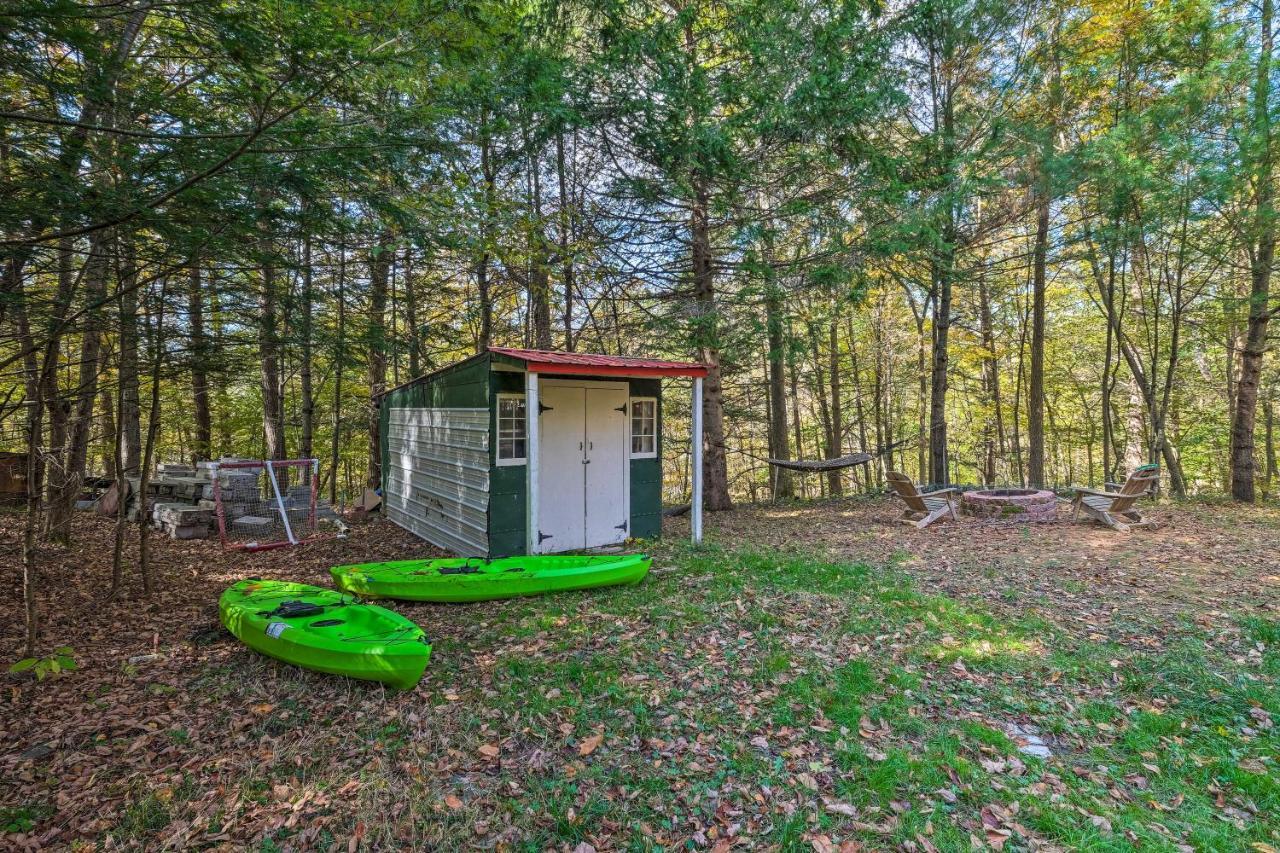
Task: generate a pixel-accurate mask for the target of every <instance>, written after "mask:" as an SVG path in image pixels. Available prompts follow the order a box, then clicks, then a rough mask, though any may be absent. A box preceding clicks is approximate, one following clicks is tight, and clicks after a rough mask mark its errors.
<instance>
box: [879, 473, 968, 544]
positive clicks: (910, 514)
mask: <svg viewBox="0 0 1280 853" xmlns="http://www.w3.org/2000/svg"><path fill="white" fill-rule="evenodd" d="M887 476H888V478H889V485H891V486H893V491H894V494H896V495H897V496H898V497H899V498H901V499H902V502H903V503H905V504H906V505H907V509H906V511H905V512H903V513H902V518H900V519H898V520H899V521H901V522H903V523H904V524H911V525H914V526H916V527H918V528H920V529H922V530H923V529H924V528H926V527H928V526H929V525H930V524H933V523H934V522H935V521H937V520H938V519H940V518H943V517H945V516H948V515H949V516H951V517H952V518H957V516H956V501H955V496H956V495H957V494H959V490H958V489H938V490H937V491H934V492H921V491H920V490H919V489H918V488H916V484H915V483H914V482H912V480H911V478H910V477H908V476H907V475H906V474H901V473H899V472H897V471H889V472H888V473H887Z"/></svg>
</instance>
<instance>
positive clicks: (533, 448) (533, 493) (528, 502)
mask: <svg viewBox="0 0 1280 853" xmlns="http://www.w3.org/2000/svg"><path fill="white" fill-rule="evenodd" d="M540 408H541V407H540V406H539V405H538V374H536V373H534V372H533V371H529V372H528V373H526V374H525V375H524V417H525V429H524V433H525V436H524V437H525V450H526V453H527V454H528V457H527V461H526V463H525V469H524V470H525V501H524V508H525V513H524V531H525V549H526V550H527V551H528V553H529V554H536V553H538V549H539V546H540V545H541V543H540V542H539V541H538V453H539V448H540V446H541V445H540V436H539V432H538V414H539V411H538V410H539V409H540Z"/></svg>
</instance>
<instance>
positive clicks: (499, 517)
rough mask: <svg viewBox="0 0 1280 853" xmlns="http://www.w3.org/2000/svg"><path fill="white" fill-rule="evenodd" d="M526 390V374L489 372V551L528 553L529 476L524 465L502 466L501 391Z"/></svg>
mask: <svg viewBox="0 0 1280 853" xmlns="http://www.w3.org/2000/svg"><path fill="white" fill-rule="evenodd" d="M508 392H509V393H514V394H523V393H524V374H523V373H512V372H510V371H506V370H494V371H491V372H490V373H489V395H490V399H492V400H494V401H495V402H494V405H492V406H490V407H489V466H490V467H489V553H490V555H491V556H494V557H510V556H512V555H515V554H523V553H524V552H525V537H524V532H525V518H524V516H525V495H526V494H527V493H528V489H526V488H525V485H526V484H525V477H526V476H528V472H527V471H526V470H525V466H523V465H501V466H499V465H498V406H497V402H496V401H497V399H498V394H499V393H508Z"/></svg>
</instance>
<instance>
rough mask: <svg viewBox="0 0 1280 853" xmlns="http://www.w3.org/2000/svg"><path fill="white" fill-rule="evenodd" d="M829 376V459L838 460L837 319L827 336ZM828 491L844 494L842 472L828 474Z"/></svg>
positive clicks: (840, 416) (840, 412)
mask: <svg viewBox="0 0 1280 853" xmlns="http://www.w3.org/2000/svg"><path fill="white" fill-rule="evenodd" d="M827 341H828V346H829V347H830V351H829V352H828V354H827V356H828V364H827V376H828V378H829V379H830V381H831V386H830V387H831V440H830V442H829V443H828V444H827V458H828V459H836V458H838V457H839V456H840V454H841V452H842V451H843V449H844V409H843V406H842V404H841V400H840V334H839V331H838V327H837V325H836V318H835V317H834V316H833V317H832V318H831V326H830V328H829V329H828V334H827ZM827 490H828V491H829V492H830V493H831V496H832V497H833V498H835V497H840V496H842V495H843V494H844V475H843V472H841V471H840V470H838V469H837V470H832V471H828V472H827Z"/></svg>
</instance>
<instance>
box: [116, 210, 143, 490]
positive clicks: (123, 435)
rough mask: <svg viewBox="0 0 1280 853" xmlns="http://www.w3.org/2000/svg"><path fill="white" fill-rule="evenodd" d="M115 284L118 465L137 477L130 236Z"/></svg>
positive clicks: (135, 353)
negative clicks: (118, 333) (118, 385)
mask: <svg viewBox="0 0 1280 853" xmlns="http://www.w3.org/2000/svg"><path fill="white" fill-rule="evenodd" d="M119 246H120V253H119V264H120V271H119V273H118V274H117V277H116V281H117V286H118V288H119V299H118V303H119V306H120V371H119V381H120V442H121V444H120V465H121V466H122V468H123V469H124V472H125V474H127V475H128V476H130V477H137V476H138V474H139V473H140V472H141V469H142V413H141V406H142V403H141V401H140V400H139V391H138V291H137V285H138V280H137V277H138V270H137V265H136V263H135V259H134V250H133V236H132V235H131V234H127V233H126V234H123V235H121V237H120V243H119Z"/></svg>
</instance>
